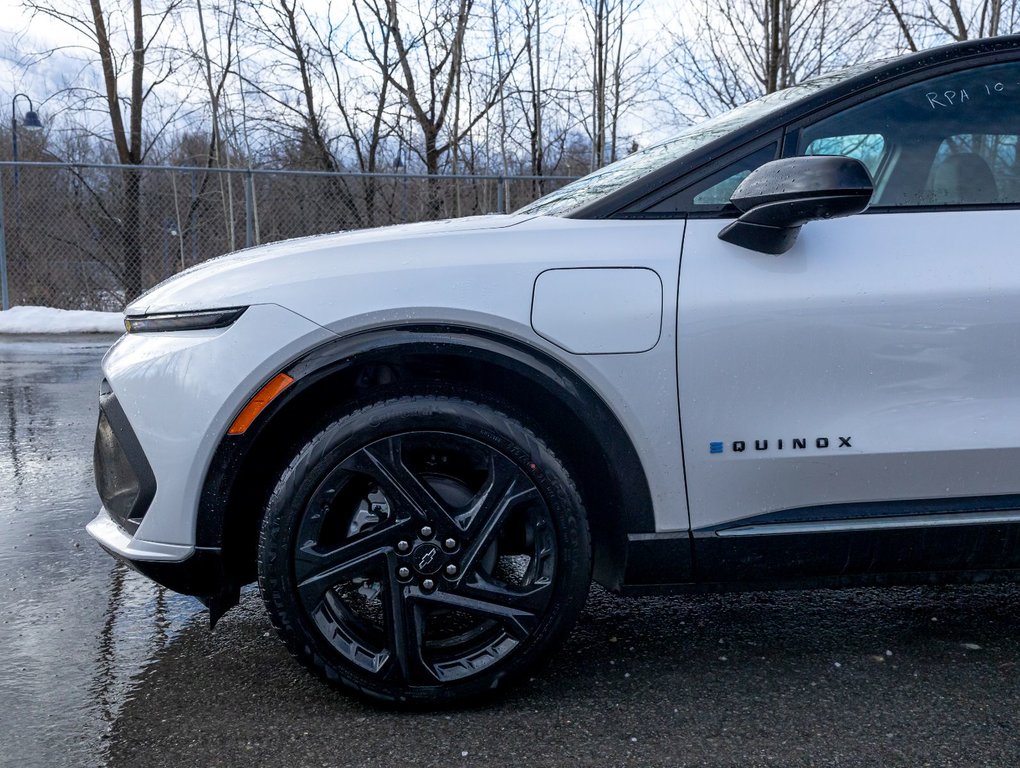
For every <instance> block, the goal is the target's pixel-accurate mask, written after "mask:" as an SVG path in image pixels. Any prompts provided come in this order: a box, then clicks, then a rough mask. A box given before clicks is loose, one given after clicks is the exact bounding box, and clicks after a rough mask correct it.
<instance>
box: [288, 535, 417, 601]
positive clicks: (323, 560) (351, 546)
mask: <svg viewBox="0 0 1020 768" xmlns="http://www.w3.org/2000/svg"><path fill="white" fill-rule="evenodd" d="M405 529H409V523H408V522H407V521H404V522H400V523H396V524H393V525H387V526H385V527H384V528H381V529H379V530H376V531H373V532H371V533H369V534H366V535H364V536H358V537H357V538H355V539H354V540H352V541H348V542H345V543H343V544H341V545H340V546H338V547H334V548H332V549H328V550H323V549H321V548H319V547H318V546H317V545H316V543H315V542H311V541H310V542H307V543H305V544H303V545H301V546H298V547H297V548H296V549H295V552H294V575H295V577H296V580H297V587H298V590H299V591H300V592H301V595H302V597H303V598H305V601H306V602H307V603H310V604H315V603H317V602H318V599H319V597H320V596H321V595H322V593H323V592H325V591H326V590H327V589H329V588H330V587H332V586H333V585H335V584H337V583H338V582H340V581H342V580H343V579H345V578H348V577H351V576H362V575H364V572H365V569H366V568H368V567H370V566H371V565H372V564H373V561H376V560H378V559H380V558H385V557H386V556H387V554H388V553H389V552H391V551H392V549H391V548H392V545H393V541H394V539H395V538H396V537H398V536H400V534H401V532H402V531H403V530H405Z"/></svg>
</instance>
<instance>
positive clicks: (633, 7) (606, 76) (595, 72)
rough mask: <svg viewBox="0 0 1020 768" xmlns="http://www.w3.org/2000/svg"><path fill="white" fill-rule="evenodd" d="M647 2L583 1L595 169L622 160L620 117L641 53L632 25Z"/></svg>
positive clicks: (624, 0) (641, 0)
mask: <svg viewBox="0 0 1020 768" xmlns="http://www.w3.org/2000/svg"><path fill="white" fill-rule="evenodd" d="M642 2H643V0H582V1H581V5H582V9H583V10H584V14H585V21H586V23H587V32H588V45H589V50H588V52H587V53H588V54H589V55H590V57H591V65H590V66H591V113H590V117H589V121H588V124H587V130H588V135H589V136H590V138H591V167H592V169H595V168H600V167H602V166H603V165H605V164H606V163H607V162H610V163H611V162H614V161H615V160H616V159H617V156H618V146H617V144H618V139H619V125H620V117H621V115H622V113H623V111H624V109H625V107H626V101H628V99H626V97H625V93H624V91H625V88H626V85H627V83H626V80H627V76H628V73H629V70H630V69H631V68H632V67H633V66H634V65H635V63H636V62H637V61H638V59H639V56H640V50H639V49H638V48H637V47H636V46H635V45H634V41H633V40H631V39H629V37H628V34H627V32H628V22H630V21H631V20H632V18H633V17H634V15H635V14H636V13H637V12H638V11H639V10H640V8H641V5H642Z"/></svg>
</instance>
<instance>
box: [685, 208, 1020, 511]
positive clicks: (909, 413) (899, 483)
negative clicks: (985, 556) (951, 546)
mask: <svg viewBox="0 0 1020 768" xmlns="http://www.w3.org/2000/svg"><path fill="white" fill-rule="evenodd" d="M1016 222H1017V214H1016V213H1015V212H1014V211H969V212H968V211H949V212H937V213H910V214H902V213H886V214H872V215H866V216H855V217H852V218H846V219H838V220H833V221H826V222H812V223H810V224H808V225H807V226H805V227H804V230H803V232H802V233H801V235H800V238H799V240H798V242H797V243H796V245H795V246H794V247H793V249H792V250H790V251H789V252H788V253H785V254H782V255H780V256H769V255H765V254H762V253H757V252H754V251H750V250H746V249H744V248H739V247H737V246H734V245H730V244H727V243H724V242H722V241H721V240H719V239H718V237H717V233H718V230H719V227H720V223H719V222H718V221H711V220H700V221H691V222H689V223H688V226H687V233H686V237H685V241H684V255H683V271H682V277H681V281H680V311H679V315H678V319H677V325H678V336H677V339H678V353H679V354H678V367H679V381H680V409H681V416H682V423H683V436H684V450H685V454H684V455H685V464H686V467H687V479H688V483H687V485H688V493H689V500H690V509H691V523H692V526H693V527H694V528H695V529H697V528H705V527H711V526H715V525H719V524H721V523H725V522H728V521H731V520H736V519H739V518H743V517H749V516H753V515H757V514H763V513H766V512H772V511H776V510H782V509H794V508H797V507H804V506H813V505H818V504H838V503H850V502H868V501H888V500H896V499H932V498H939V499H944V498H955V497H968V496H986V495H996V494H1007V493H1015V492H1016V467H1017V465H1018V461H1020V430H1018V429H1017V426H1016V425H1017V424H1018V423H1020V389H1018V387H1017V382H1018V381H1020V260H1018V253H1017V248H1016V245H1015V241H1016ZM839 436H848V437H850V438H851V441H850V442H851V445H852V447H851V448H846V447H844V448H840V447H839V446H838V437H839ZM819 437H827V438H828V439H829V441H830V444H829V447H828V448H824V449H819V448H817V447H816V446H815V441H816V439H817V438H819ZM793 438H805V439H806V441H807V447H806V448H805V449H794V448H793V444H792V440H793ZM780 439H782V440H783V441H784V444H783V449H782V450H779V449H778V440H780ZM755 440H762V441H764V440H767V441H768V448H767V449H765V450H756V446H755ZM716 441H718V442H722V443H724V452H722V453H719V454H712V453H711V452H710V443H712V442H716ZM734 441H744V442H745V447H746V449H745V450H744V451H743V452H742V453H735V452H734V451H733V450H732V443H733V442H734Z"/></svg>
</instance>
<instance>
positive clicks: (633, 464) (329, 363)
mask: <svg viewBox="0 0 1020 768" xmlns="http://www.w3.org/2000/svg"><path fill="white" fill-rule="evenodd" d="M393 352H402V353H418V354H429V355H443V354H447V355H453V356H455V357H462V358H467V359H470V360H471V361H474V362H482V363H488V364H490V365H495V366H498V367H502V368H504V369H506V370H507V371H508V372H512V373H514V374H516V375H518V376H523V377H525V378H527V379H528V380H529V381H530V382H532V383H533V384H535V385H537V386H539V387H542V388H543V389H545V390H546V391H547V392H548V393H549V394H550V396H552V397H556V398H558V400H559V402H560V404H561V405H564V406H566V405H569V406H571V407H572V408H573V410H574V412H576V413H579V414H584V416H583V417H582V418H583V421H584V422H585V423H586V424H587V425H589V426H590V427H591V429H592V431H593V432H594V433H595V434H597V435H598V437H599V441H600V445H599V448H600V450H602V451H603V452H604V454H605V459H606V463H607V465H608V466H609V467H611V468H612V469H613V470H614V471H615V475H616V476H615V477H614V478H613V480H614V482H615V484H616V485H617V486H618V487H619V488H620V496H621V499H622V500H625V502H626V503H622V504H620V507H619V509H615V510H611V511H612V512H613V514H612V515H608V516H607V515H603V519H602V520H601V521H600V523H601V525H600V526H598V527H599V528H601V531H600V532H598V533H597V532H596V530H595V528H596V526H593V538H594V539H595V542H594V543H595V548H596V551H595V560H596V580H597V581H599V582H600V583H602V584H603V585H605V586H607V587H609V588H612V589H618V588H620V587H621V586H622V582H623V578H624V571H625V569H626V568H627V566H626V563H625V558H626V552H627V536H628V535H630V534H635V533H637V534H651V533H654V531H655V518H654V514H653V507H652V500H651V499H652V497H651V491H650V488H649V486H648V481H647V479H646V476H645V472H644V467H643V466H642V464H641V461H640V459H639V458H638V455H637V451H636V450H635V449H634V446H633V444H632V442H631V439H630V437H629V435H628V434H627V432H626V430H625V429H624V428H623V426H622V424H621V422H620V420H619V418H618V417H617V416H616V414H615V413H614V411H613V409H612V408H611V407H610V406H609V405H608V404H607V403H606V402H605V400H604V399H603V398H602V397H601V396H600V395H599V394H598V393H597V392H596V391H595V389H594V388H593V387H592V386H591V384H589V383H588V382H587V381H585V379H584V378H583V377H582V376H581V375H580V374H578V373H577V372H576V371H574V370H572V369H571V368H569V367H568V366H567V365H565V364H564V363H563V362H561V361H559V360H557V359H556V358H555V357H554V356H553V355H552V354H550V353H548V352H545V351H543V350H541V349H539V348H536V347H535V346H533V345H531V344H528V343H527V342H524V341H521V340H519V339H517V338H514V337H511V336H507V335H504V334H500V333H498V332H493V331H489V330H483V329H478V328H475V327H471V326H466V325H457V324H422V323H408V324H404V325H388V326H384V327H377V328H373V329H369V330H365V331H360V332H357V333H354V334H351V335H348V336H342V337H338V338H336V339H331V340H329V341H326V342H325V343H323V344H320V345H319V346H317V347H315V348H313V349H311V350H310V351H307V352H305V353H303V354H302V355H301V356H300V357H298V358H297V359H295V360H293V361H292V362H291V363H290V364H288V365H286V366H284V367H283V368H281V369H280V371H274V372H273V375H276V374H277V373H279V372H284V373H287V374H288V375H290V376H292V377H293V378H294V380H295V381H294V384H292V385H291V386H290V387H288V389H286V390H285V391H284V392H283V393H282V394H281V395H280V396H279V397H277V398H276V399H275V400H273V401H272V403H271V404H270V405H269V406H268V407H267V408H266V409H265V410H264V411H263V412H262V413H261V414H260V415H259V416H258V418H257V419H256V420H255V422H254V423H253V424H252V426H251V427H250V428H249V429H248V431H247V432H245V433H244V434H243V435H237V436H228V435H224V436H223V438H222V439H221V441H220V443H219V445H218V447H217V449H216V451H215V452H214V455H213V459H212V461H211V462H210V465H209V469H208V470H207V472H206V477H205V479H204V482H203V488H202V493H201V497H200V500H199V508H198V517H197V523H196V531H195V536H196V545H197V546H199V547H211V548H221V547H222V548H224V550H225V553H226V550H228V549H229V544H227V545H226V546H225V534H226V525H227V523H228V515H229V514H230V512H231V510H230V509H229V507H230V505H231V504H232V502H233V496H234V492H235V488H236V481H237V479H238V477H239V476H241V473H243V471H244V469H245V461H246V459H247V458H248V457H249V455H250V454H251V452H252V450H253V449H254V447H255V446H256V445H257V444H258V442H259V439H260V437H262V436H263V435H264V433H265V432H266V430H267V428H268V427H269V425H270V424H272V423H273V420H274V418H275V417H276V416H277V415H279V414H281V413H282V412H284V411H286V409H287V408H288V406H290V405H292V404H294V403H296V402H297V401H298V400H299V399H300V398H301V397H302V396H303V395H305V394H306V393H308V391H309V389H310V388H311V387H313V386H315V385H316V384H318V383H321V382H323V380H325V379H327V378H329V377H331V376H335V375H336V374H338V373H342V372H343V371H344V370H346V369H350V368H352V367H353V366H356V365H359V364H363V363H365V362H370V361H371V358H372V357H374V356H382V355H385V354H386V353H393ZM269 378H271V376H270V377H269ZM267 380H268V379H267ZM260 385H261V383H260ZM540 428H541V427H540V426H539V429H540ZM575 479H577V478H575ZM259 514H261V510H259ZM686 535H687V534H686V533H685V536H686ZM226 554H227V556H228V558H229V553H226Z"/></svg>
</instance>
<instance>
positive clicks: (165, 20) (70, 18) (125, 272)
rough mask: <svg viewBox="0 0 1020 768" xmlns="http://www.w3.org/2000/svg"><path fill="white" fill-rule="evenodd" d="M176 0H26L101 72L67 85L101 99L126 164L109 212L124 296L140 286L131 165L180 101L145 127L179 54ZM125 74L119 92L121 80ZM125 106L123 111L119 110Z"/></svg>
mask: <svg viewBox="0 0 1020 768" xmlns="http://www.w3.org/2000/svg"><path fill="white" fill-rule="evenodd" d="M182 2H183V0H164V2H163V3H162V4H161V5H160V6H159V7H158V8H157V9H155V10H151V9H150V10H146V9H144V8H143V5H142V2H141V0H107V3H106V6H104V3H103V0H89V8H88V12H87V13H83V9H82V8H81V7H80V6H79V5H78V4H77V3H74V2H71V0H27V2H26V6H27V7H28V8H29V9H30V10H31V11H32V13H33V15H38V16H45V17H48V18H50V19H53V20H55V21H57V22H59V23H60V24H63V25H64V26H66V27H68V28H70V29H72V30H73V31H75V32H76V33H78V34H79V35H80V36H81V38H82V39H83V40H84V41H87V43H88V46H89V50H88V55H89V56H90V57H94V58H96V59H98V61H99V64H100V71H101V72H102V84H101V86H100V88H101V90H98V91H97V90H93V89H91V88H90V87H89V86H88V85H85V84H79V85H75V86H74V87H73V88H72V89H71V90H72V91H74V92H75V93H76V94H77V95H78V98H80V100H82V101H83V102H84V103H86V104H88V105H90V106H91V105H94V104H95V102H96V101H99V102H100V103H102V111H103V112H104V113H105V114H106V115H107V116H108V120H109V129H110V133H109V134H108V137H109V141H111V142H112V144H113V146H114V148H115V149H116V156H117V160H118V161H119V162H120V163H121V164H122V165H125V166H129V167H128V168H126V169H125V170H124V171H123V172H122V174H121V185H122V189H121V197H120V203H121V210H120V215H119V216H111V217H110V218H111V220H112V221H114V222H115V223H116V226H117V230H118V234H119V241H120V243H119V244H120V249H119V250H120V254H119V261H120V264H119V265H118V271H119V276H120V279H121V285H122V287H123V291H124V300H125V301H130V300H131V299H133V298H134V297H136V296H138V295H139V294H140V293H141V292H142V287H143V276H142V267H143V265H142V253H143V248H142V238H141V218H142V212H141V197H142V196H141V173H140V171H139V170H138V168H139V166H141V165H142V164H143V163H144V162H145V160H146V158H147V156H148V154H149V152H150V150H151V149H152V147H153V146H154V145H155V143H156V142H157V141H159V140H160V139H161V138H162V137H163V134H164V132H165V131H167V130H169V128H170V126H171V125H172V124H173V121H174V118H175V117H176V116H177V115H178V114H179V112H180V110H181V109H183V105H181V106H179V107H177V108H176V109H167V108H166V107H165V106H161V107H160V108H159V109H156V110H153V112H154V114H155V117H156V120H157V121H158V125H157V126H156V127H155V129H154V130H151V131H149V132H148V133H146V132H145V131H144V130H143V129H144V127H145V117H146V115H147V112H148V110H147V106H148V105H149V103H150V102H151V101H153V100H154V94H155V93H156V91H157V89H158V88H159V86H161V85H162V84H164V83H166V82H167V81H168V80H170V79H171V78H172V77H173V75H174V74H175V72H176V71H177V66H178V61H177V60H176V58H175V57H174V56H173V55H172V51H171V49H170V48H169V47H168V46H167V45H166V44H165V42H164V39H165V35H166V34H167V32H168V28H169V27H171V26H172V24H173V20H174V17H175V14H176V13H177V11H178V9H179V7H180V5H181V3H182ZM125 81H126V84H127V88H126V91H127V93H126V94H122V85H123V84H124V82H125ZM125 108H126V110H127V117H126V118H125V115H124V110H125Z"/></svg>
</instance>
